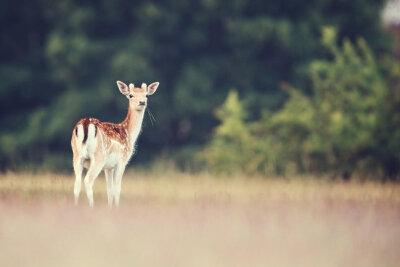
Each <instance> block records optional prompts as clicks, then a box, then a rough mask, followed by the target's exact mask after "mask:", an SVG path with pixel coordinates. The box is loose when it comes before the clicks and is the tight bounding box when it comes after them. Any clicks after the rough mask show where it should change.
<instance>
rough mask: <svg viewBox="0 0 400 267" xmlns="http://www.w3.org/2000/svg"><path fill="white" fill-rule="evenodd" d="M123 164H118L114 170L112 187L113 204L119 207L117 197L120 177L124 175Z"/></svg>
mask: <svg viewBox="0 0 400 267" xmlns="http://www.w3.org/2000/svg"><path fill="white" fill-rule="evenodd" d="M124 171H125V164H124V165H123V164H120V165H118V166H117V168H116V170H115V186H114V203H115V206H116V207H118V206H119V197H120V195H121V182H122V176H123V175H124Z"/></svg>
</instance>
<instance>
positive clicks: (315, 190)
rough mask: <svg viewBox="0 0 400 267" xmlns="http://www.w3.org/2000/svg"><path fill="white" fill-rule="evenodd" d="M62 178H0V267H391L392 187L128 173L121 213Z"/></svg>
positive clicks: (395, 247)
mask: <svg viewBox="0 0 400 267" xmlns="http://www.w3.org/2000/svg"><path fill="white" fill-rule="evenodd" d="M72 190H73V178H72V176H62V175H54V174H43V175H29V174H24V175H20V174H7V175H5V176H0V198H1V202H0V251H2V254H3V255H5V256H2V257H0V266H25V265H28V266H54V265H56V266H72V265H73V266H77V265H78V266H93V265H96V266H110V265H113V266H132V265H137V266H268V265H270V266H398V264H399V262H400V253H399V252H400V227H399V226H400V186H399V185H397V184H380V183H374V182H365V183H360V182H350V183H342V182H329V181H321V180H316V179H312V178H303V179H299V178H296V179H291V180H283V179H260V178H243V177H239V176H238V177H229V178H227V177H225V178H223V177H218V178H215V177H211V176H210V175H208V174H198V175H188V174H184V173H178V172H167V173H163V174H161V173H158V174H157V173H152V174H149V173H141V172H139V173H135V172H130V173H128V174H127V175H126V177H125V178H124V180H123V190H122V197H121V198H122V199H121V207H120V209H118V210H115V209H114V210H109V209H108V208H107V207H106V187H105V183H104V178H103V177H100V178H99V179H98V180H97V181H96V184H95V206H96V207H95V208H94V209H89V208H88V207H87V200H86V197H85V196H84V192H83V195H82V198H81V203H80V205H79V206H78V207H74V206H73V205H72V202H73V196H72Z"/></svg>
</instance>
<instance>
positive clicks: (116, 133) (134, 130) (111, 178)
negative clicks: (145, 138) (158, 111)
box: [71, 81, 159, 207]
mask: <svg viewBox="0 0 400 267" xmlns="http://www.w3.org/2000/svg"><path fill="white" fill-rule="evenodd" d="M117 85H118V88H119V90H120V92H121V93H122V94H124V95H125V96H126V97H127V98H128V99H129V108H128V114H127V115H126V118H125V120H124V121H123V122H121V123H119V124H114V123H109V122H101V121H99V120H98V119H94V118H84V119H81V120H80V121H78V122H77V124H76V125H75V127H74V130H73V132H72V138H71V146H72V152H73V154H74V156H73V165H74V171H75V186H74V195H75V204H77V203H78V199H79V193H80V191H81V184H82V172H83V168H87V169H88V171H87V173H86V176H85V179H84V182H85V187H86V194H87V197H88V199H89V205H90V206H93V184H94V181H95V179H96V178H97V176H98V175H99V174H100V172H101V171H102V170H104V173H105V176H106V181H107V196H108V205H109V206H110V207H111V206H112V204H113V201H115V205H116V206H118V205H119V199H120V194H121V181H122V176H123V174H124V171H125V168H126V165H127V164H128V162H129V159H130V158H131V156H132V155H133V153H134V147H135V143H136V140H137V138H138V136H139V133H140V130H141V127H142V122H143V117H144V112H145V110H146V106H147V96H149V95H152V94H154V92H155V91H156V90H157V87H158V85H159V83H158V82H156V83H152V84H150V85H149V86H147V85H146V84H142V87H141V88H135V86H134V85H133V84H130V85H129V87H128V86H127V85H126V84H125V83H123V82H120V81H118V82H117Z"/></svg>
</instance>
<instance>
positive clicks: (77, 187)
mask: <svg viewBox="0 0 400 267" xmlns="http://www.w3.org/2000/svg"><path fill="white" fill-rule="evenodd" d="M74 172H75V184H74V196H75V205H78V200H79V194H80V192H81V186H82V172H83V162H82V159H80V158H79V157H74Z"/></svg>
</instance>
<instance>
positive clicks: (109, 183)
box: [104, 169, 114, 208]
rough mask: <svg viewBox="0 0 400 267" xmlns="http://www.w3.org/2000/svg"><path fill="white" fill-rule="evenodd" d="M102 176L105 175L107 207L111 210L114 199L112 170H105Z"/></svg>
mask: <svg viewBox="0 0 400 267" xmlns="http://www.w3.org/2000/svg"><path fill="white" fill-rule="evenodd" d="M104 174H105V175H106V183H107V198H108V206H109V207H110V208H111V207H112V204H113V199H114V177H113V176H114V169H106V170H104Z"/></svg>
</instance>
